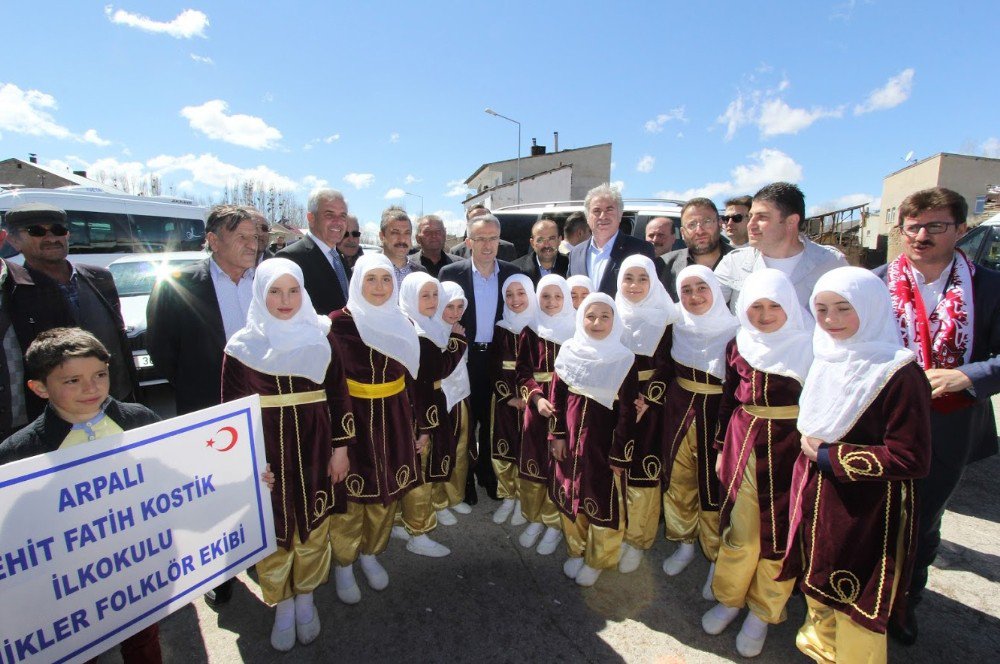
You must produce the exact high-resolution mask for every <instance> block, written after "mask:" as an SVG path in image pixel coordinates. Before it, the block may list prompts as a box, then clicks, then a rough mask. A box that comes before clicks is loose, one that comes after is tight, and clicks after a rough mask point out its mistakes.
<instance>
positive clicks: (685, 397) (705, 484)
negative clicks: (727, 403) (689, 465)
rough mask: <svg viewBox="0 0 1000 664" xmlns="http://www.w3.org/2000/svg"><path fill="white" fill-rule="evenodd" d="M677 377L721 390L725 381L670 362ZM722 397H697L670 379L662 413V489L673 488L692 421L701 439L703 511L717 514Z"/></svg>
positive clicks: (701, 395) (699, 450)
mask: <svg viewBox="0 0 1000 664" xmlns="http://www.w3.org/2000/svg"><path fill="white" fill-rule="evenodd" d="M671 364H672V365H673V375H674V377H675V378H676V377H681V378H686V379H687V380H692V381H695V382H697V383H711V384H712V385H719V386H720V387H721V385H722V381H721V380H719V379H718V378H716V377H715V376H713V375H711V374H709V373H706V372H704V371H699V370H697V369H693V368H691V367H688V366H685V365H683V364H680V363H679V362H677V361H675V360H673V359H671ZM721 401H722V395H721V394H695V393H693V392H689V391H687V390H686V389H684V388H683V387H681V386H680V385H679V384H678V383H677V381H676V380H671V381H670V383H669V384H668V387H667V397H666V404H665V405H664V412H663V490H664V491H666V490H667V488H669V486H670V474H671V472H673V468H674V459H676V458H677V450H678V449H680V446H681V442H682V441H683V440H684V436H685V435H686V434H687V432H688V429H689V428H690V427H691V423H692V422H693V423H694V425H695V433H696V434H697V436H698V449H697V453H698V472H699V473H700V475H699V477H698V498H699V501H700V503H701V509H702V511H705V512H715V511H718V509H719V504H720V502H721V501H720V500H719V492H720V489H719V478H718V477H716V475H715V459H716V458H717V457H718V452H717V451H716V449H715V439H716V436H717V434H716V431H717V427H718V423H719V421H718V415H719V404H720V402H721Z"/></svg>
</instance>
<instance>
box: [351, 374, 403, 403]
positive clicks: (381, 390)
mask: <svg viewBox="0 0 1000 664" xmlns="http://www.w3.org/2000/svg"><path fill="white" fill-rule="evenodd" d="M405 389H406V380H405V377H403V376H400V377H399V378H397V379H396V380H394V381H391V382H388V383H359V382H358V381H356V380H351V379H350V378H348V379H347V391H348V392H349V393H350V395H351V396H352V397H357V398H359V399H387V398H388V397H391V396H393V395H395V394H399V393H400V392H402V391H403V390H405Z"/></svg>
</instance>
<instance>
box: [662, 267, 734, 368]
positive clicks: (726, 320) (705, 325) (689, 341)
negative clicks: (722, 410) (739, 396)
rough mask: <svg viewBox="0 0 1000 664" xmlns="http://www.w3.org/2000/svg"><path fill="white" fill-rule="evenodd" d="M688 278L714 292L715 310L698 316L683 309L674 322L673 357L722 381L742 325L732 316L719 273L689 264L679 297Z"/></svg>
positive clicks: (679, 278) (680, 279) (680, 277)
mask: <svg viewBox="0 0 1000 664" xmlns="http://www.w3.org/2000/svg"><path fill="white" fill-rule="evenodd" d="M688 277H697V278H699V279H701V280H702V281H704V282H705V283H706V284H708V287H709V288H711V289H712V308H711V309H709V310H708V311H706V312H705V313H704V314H702V315H700V316H695V315H694V314H692V313H691V312H690V311H688V310H687V309H685V308H684V307H683V306H681V307H680V310H681V319H680V320H679V321H678V322H676V323H674V345H673V349H672V350H671V352H670V355H671V357H673V358H674V359H675V360H677V361H678V362H680V363H681V364H683V365H684V366H688V367H691V368H692V369H698V370H699V371H704V372H706V373H709V374H711V375H713V376H715V377H716V378H718V379H719V380H722V379H724V378H725V377H726V345H727V344H728V343H729V342H730V341H731V340H732V338H733V337H734V336H735V335H736V330H737V329H738V328H739V326H740V322H739V320H737V319H736V316H734V315H732V314H731V313H729V307H727V306H726V300H725V298H724V297H723V296H722V288H721V287H720V286H719V280H718V279H717V278H716V277H715V273H714V272H712V271H711V270H709V269H708V268H707V267H705V266H704V265H688V266H687V267H686V268H684V269H683V270H681V271H680V274H678V275H677V294H678V295H680V292H681V284H682V283H684V280H685V279H687V278H688Z"/></svg>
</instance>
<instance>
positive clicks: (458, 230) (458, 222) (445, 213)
mask: <svg viewBox="0 0 1000 664" xmlns="http://www.w3.org/2000/svg"><path fill="white" fill-rule="evenodd" d="M433 214H435V215H437V216H439V217H441V221H443V222H444V228H445V230H446V231H447V232H448V234H449V235H458V236H459V237H461V235H462V234H463V233H465V215H464V214H463V215H458V214H455V212H453V211H452V210H435V211H434V212H433Z"/></svg>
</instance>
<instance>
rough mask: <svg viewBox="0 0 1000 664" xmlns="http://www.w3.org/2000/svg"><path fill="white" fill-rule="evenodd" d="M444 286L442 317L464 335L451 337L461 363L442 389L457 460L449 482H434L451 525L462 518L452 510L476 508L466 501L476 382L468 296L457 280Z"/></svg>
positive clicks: (442, 518) (441, 514) (440, 514)
mask: <svg viewBox="0 0 1000 664" xmlns="http://www.w3.org/2000/svg"><path fill="white" fill-rule="evenodd" d="M441 287H442V288H443V289H444V299H443V300H442V302H444V306H443V307H441V308H440V309H439V310H438V317H439V318H440V319H441V320H442V321H443V322H444V324H445V325H447V326H448V328H449V329H451V330H453V331H454V332H457V333H458V334H460V335H462V336H461V338H460V337H458V336H456V335H454V334H453V335H452V337H451V338H450V339H449V340H448V352H449V353H454V352H456V351H459V350H460V351H461V357H460V359H459V361H458V364H457V365H456V366H455V368H454V369H453V370H452V371H451V373H449V374H447V375H446V376H445V377H444V378H442V379H441V391H442V392H444V398H445V402H446V403H445V407H446V408H447V409H448V410H447V414H448V417H447V419H448V424H447V426H449V427H451V432H452V436H454V438H455V441H456V444H455V461H454V462H453V464H452V469H451V477H450V478H448V480H447V481H445V482H435V483H434V509H435V510H436V511H437V518H438V523H442V524H444V525H446V526H451V525H454V524H456V523H458V519H456V518H455V515H454V514H452V513H451V510H454V511H456V512H458V513H459V514H469V513H471V512H472V508H471V507H470V506H469V504H468V503H466V502H465V480H466V479H467V478H468V475H469V396H470V395H471V394H472V385H471V384H470V383H469V366H468V359H469V351H468V344H467V343H466V340H465V336H464V335H465V328H463V327H462V326H461V325H459V324H458V321H460V320H461V319H462V314H463V313H465V307H466V305H467V304H468V300H466V298H465V291H463V290H462V287H461V286H459V285H458V284H456V283H455V282H453V281H446V282H443V283H442V284H441Z"/></svg>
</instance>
